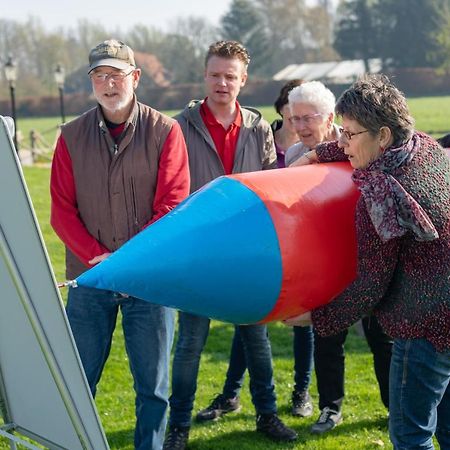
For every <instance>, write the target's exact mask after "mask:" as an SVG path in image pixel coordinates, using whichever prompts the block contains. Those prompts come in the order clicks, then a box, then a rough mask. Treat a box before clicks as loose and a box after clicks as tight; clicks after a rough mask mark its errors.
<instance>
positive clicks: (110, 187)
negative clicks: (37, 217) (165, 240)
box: [61, 100, 174, 279]
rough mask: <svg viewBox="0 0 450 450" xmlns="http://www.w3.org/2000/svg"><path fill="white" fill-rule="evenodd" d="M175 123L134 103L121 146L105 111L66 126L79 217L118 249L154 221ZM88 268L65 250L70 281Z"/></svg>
mask: <svg viewBox="0 0 450 450" xmlns="http://www.w3.org/2000/svg"><path fill="white" fill-rule="evenodd" d="M173 123H174V120H173V119H170V118H169V117H167V116H165V115H163V114H161V113H159V112H158V111H155V110H154V109H152V108H150V107H148V106H146V105H143V104H142V103H139V102H137V101H136V100H135V105H134V108H133V112H132V113H131V115H130V118H129V119H128V120H127V123H126V124H125V128H124V131H123V136H122V138H121V140H120V142H119V144H118V145H116V144H115V143H114V140H113V139H112V137H111V135H110V133H109V130H108V128H107V127H106V125H105V123H104V117H103V114H102V111H101V108H100V107H99V106H98V107H97V108H94V109H91V110H89V111H87V112H86V113H85V114H83V115H82V116H80V117H79V118H77V119H75V120H74V121H72V122H69V123H68V124H67V125H64V126H63V127H62V130H61V133H62V135H63V137H64V140H65V142H66V144H67V148H68V150H69V153H70V157H71V160H72V169H73V175H74V179H75V187H76V196H77V203H78V205H77V206H78V211H79V214H80V218H81V220H82V221H83V223H84V224H85V226H86V228H87V230H88V231H89V233H90V234H91V235H92V236H94V237H95V238H96V239H97V240H98V241H99V242H101V243H102V244H103V245H104V246H105V247H106V248H108V249H109V250H110V251H114V250H117V249H118V248H119V247H120V246H121V245H122V244H124V243H125V242H126V241H128V240H129V239H130V238H131V237H133V236H134V235H135V234H136V233H138V232H139V231H140V230H141V229H142V227H143V226H144V225H145V224H146V223H148V222H149V220H150V219H151V218H152V216H153V209H152V206H153V198H154V194H155V190H156V184H157V177H158V163H159V156H160V153H161V149H162V147H163V146H164V142H165V140H166V138H167V136H168V134H169V132H170V130H171V128H172V125H173ZM85 270H87V268H86V266H85V265H84V264H83V263H82V262H81V261H80V260H79V259H78V258H77V257H76V256H75V255H74V254H73V253H72V252H71V251H70V250H69V249H67V248H66V271H67V277H68V279H73V278H76V277H77V276H78V275H79V274H80V273H82V272H84V271H85Z"/></svg>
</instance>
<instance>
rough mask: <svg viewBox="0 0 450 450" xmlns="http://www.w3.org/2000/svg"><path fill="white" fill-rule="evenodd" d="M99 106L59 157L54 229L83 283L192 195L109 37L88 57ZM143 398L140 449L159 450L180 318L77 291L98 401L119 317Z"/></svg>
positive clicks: (76, 311) (162, 123) (169, 131)
mask: <svg viewBox="0 0 450 450" xmlns="http://www.w3.org/2000/svg"><path fill="white" fill-rule="evenodd" d="M88 73H89V77H90V79H91V83H92V90H93V93H94V97H95V99H96V100H97V103H98V104H97V106H96V107H95V108H93V109H91V110H89V111H87V112H86V113H85V114H83V115H81V116H80V117H78V118H77V119H75V120H73V121H71V122H69V123H67V124H66V125H63V126H62V128H61V135H60V137H59V139H58V141H57V144H56V150H55V154H54V157H53V163H52V172H51V181H50V191H51V199H52V205H51V224H52V226H53V228H54V230H55V231H56V234H57V235H58V236H59V237H60V239H61V240H62V241H63V242H64V244H65V246H66V275H67V278H68V279H69V280H72V279H75V278H76V277H77V276H78V275H80V274H81V273H82V272H84V271H86V270H88V269H89V268H90V267H92V266H93V265H95V264H97V263H99V262H101V261H103V260H104V259H105V258H107V257H108V255H110V254H111V253H112V252H114V251H115V250H117V249H118V248H119V247H120V246H121V245H123V244H124V243H125V242H126V241H128V240H129V239H130V238H132V237H133V236H134V235H135V234H137V233H138V232H139V231H140V230H142V229H143V228H144V227H146V226H147V225H149V224H151V223H153V222H155V221H156V220H158V219H159V218H160V217H162V216H163V215H164V214H166V213H167V212H168V211H170V210H171V209H173V208H174V207H175V206H176V205H177V204H178V203H180V202H181V201H182V200H183V199H184V198H185V197H186V196H187V195H188V194H189V166H188V158H187V151H186V145H185V142H184V138H183V134H182V132H181V129H180V126H179V125H178V123H177V122H176V121H174V120H173V119H170V118H169V117H167V116H164V115H163V114H161V113H159V112H158V111H155V110H154V109H152V108H150V107H149V106H146V105H144V104H142V103H140V102H138V101H137V99H136V95H135V89H136V88H137V86H138V83H139V79H140V75H141V71H140V69H138V68H137V67H136V63H135V60H134V54H133V50H132V49H131V48H130V47H128V46H127V45H125V44H124V43H123V42H120V41H117V40H115V39H109V40H107V41H105V42H102V43H100V44H99V45H97V46H96V47H95V48H93V49H92V50H91V52H90V54H89V72H88ZM119 309H120V310H121V312H122V327H123V333H124V338H125V347H126V351H127V354H128V358H129V361H130V369H131V373H132V375H133V379H134V389H135V391H136V419H137V420H136V429H135V435H134V445H135V448H136V449H138V450H149V449H154V450H160V449H161V447H162V443H163V439H164V432H165V426H166V411H167V405H168V398H167V397H168V384H169V383H168V378H169V361H170V350H171V347H172V340H173V331H174V311H173V310H171V309H168V308H165V307H163V306H158V305H154V304H151V303H148V302H145V301H143V300H140V299H138V298H134V297H129V296H126V295H121V294H120V293H118V292H110V291H106V290H99V289H92V288H85V287H78V288H76V289H74V288H72V287H71V288H69V294H68V301H67V316H68V319H69V322H70V326H71V328H72V332H73V335H74V338H75V342H76V345H77V348H78V352H79V354H80V357H81V362H82V363H83V367H84V370H85V373H86V378H87V381H88V383H89V387H90V389H91V392H92V395H93V396H95V393H96V389H97V383H98V382H99V381H100V377H101V374H102V371H103V367H104V365H105V363H106V360H107V358H108V355H109V351H110V348H111V340H112V335H113V331H114V328H115V325H116V319H117V314H118V310H119Z"/></svg>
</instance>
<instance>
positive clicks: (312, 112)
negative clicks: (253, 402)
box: [285, 81, 392, 434]
mask: <svg viewBox="0 0 450 450" xmlns="http://www.w3.org/2000/svg"><path fill="white" fill-rule="evenodd" d="M288 98H289V107H290V110H291V117H290V121H291V122H292V123H293V125H294V127H295V129H296V130H297V133H298V136H299V139H300V141H299V142H298V143H297V144H294V145H293V146H291V147H290V148H289V149H288V150H287V152H286V159H285V160H286V166H290V167H292V166H296V165H303V164H308V163H310V162H312V157H313V156H314V154H315V151H314V149H315V148H316V146H317V145H319V144H321V143H323V142H326V141H335V140H337V139H339V138H340V134H341V133H340V131H339V128H338V126H337V125H336V124H335V123H334V108H335V103H336V98H335V96H334V94H333V93H332V92H331V91H330V90H329V89H328V88H326V87H325V86H324V85H323V84H322V83H321V82H320V81H310V82H307V83H303V84H302V85H300V86H298V87H296V88H294V89H292V90H291V91H290V93H289V97H288ZM330 226H331V224H330ZM362 324H363V329H364V334H365V336H366V338H367V342H368V344H369V347H370V349H371V351H372V353H373V356H374V367H375V374H376V377H377V381H378V384H379V388H380V394H381V399H382V401H383V404H384V405H385V406H386V408H388V407H389V366H390V361H391V350H392V340H391V338H390V337H389V336H387V335H386V334H385V333H384V332H383V330H382V329H381V327H380V325H379V324H378V321H377V319H376V318H375V317H373V316H369V317H364V318H363V320H362ZM347 333H348V330H347V329H344V330H341V331H340V332H339V333H337V334H336V335H334V336H326V337H323V336H319V335H318V334H316V333H315V335H314V340H315V344H314V345H315V348H314V365H315V371H316V378H317V389H318V391H319V408H320V411H321V413H320V416H319V418H318V419H317V421H316V423H314V424H313V425H312V427H311V432H312V433H315V434H321V433H325V432H327V431H329V430H332V429H333V428H334V427H335V426H336V425H338V424H339V423H341V422H342V414H341V407H342V402H343V399H344V392H345V390H344V372H345V365H344V360H345V353H344V343H345V340H346V338H347Z"/></svg>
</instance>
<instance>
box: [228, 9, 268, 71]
mask: <svg viewBox="0 0 450 450" xmlns="http://www.w3.org/2000/svg"><path fill="white" fill-rule="evenodd" d="M221 33H222V36H223V38H224V39H227V40H235V41H239V42H241V43H242V44H243V45H244V46H245V47H246V48H247V50H248V52H249V54H250V57H251V65H252V71H254V73H256V74H258V73H259V74H264V68H265V66H266V64H267V61H268V60H270V57H271V52H272V51H273V50H272V49H273V46H272V45H269V40H268V37H267V34H266V32H265V29H264V22H263V18H262V16H261V14H260V13H259V11H258V10H257V9H255V7H254V5H253V3H252V2H251V1H249V0H233V1H232V2H231V5H230V9H229V11H228V12H227V13H226V14H225V15H224V16H223V17H222V19H221Z"/></svg>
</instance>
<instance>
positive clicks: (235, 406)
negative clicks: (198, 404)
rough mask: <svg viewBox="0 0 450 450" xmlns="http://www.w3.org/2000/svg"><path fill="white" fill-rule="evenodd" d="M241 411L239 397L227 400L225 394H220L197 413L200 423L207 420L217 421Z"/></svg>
mask: <svg viewBox="0 0 450 450" xmlns="http://www.w3.org/2000/svg"><path fill="white" fill-rule="evenodd" d="M240 410H241V405H240V403H239V397H234V398H225V397H224V396H223V394H219V395H218V396H217V397H216V398H215V399H214V400H213V401H212V402H211V404H210V405H209V406H208V407H207V408H205V409H202V410H201V411H199V412H198V413H197V416H196V419H197V420H198V421H199V422H205V421H207V420H217V419H218V418H219V417H221V416H223V415H224V414H228V413H229V412H238V411H240Z"/></svg>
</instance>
